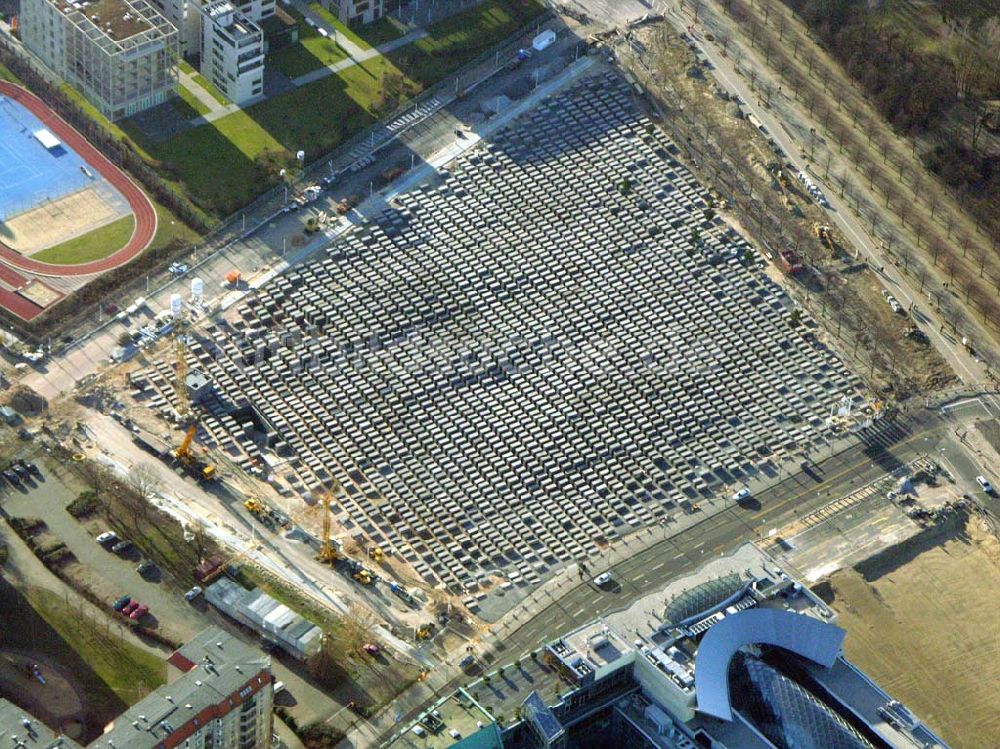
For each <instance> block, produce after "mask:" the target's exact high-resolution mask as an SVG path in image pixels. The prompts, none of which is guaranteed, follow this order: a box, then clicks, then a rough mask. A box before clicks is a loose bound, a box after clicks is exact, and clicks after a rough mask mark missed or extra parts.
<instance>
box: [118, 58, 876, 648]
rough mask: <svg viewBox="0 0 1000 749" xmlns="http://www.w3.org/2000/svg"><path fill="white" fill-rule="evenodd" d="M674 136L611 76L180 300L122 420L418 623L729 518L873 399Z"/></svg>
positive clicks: (148, 444)
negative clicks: (284, 257) (301, 247)
mask: <svg viewBox="0 0 1000 749" xmlns="http://www.w3.org/2000/svg"><path fill="white" fill-rule="evenodd" d="M598 92H600V95H599V96H598V95H597V93H598ZM557 122H563V123H567V122H571V123H572V127H556V126H555V125H556V123H557ZM678 153H679V151H678V148H677V146H676V145H675V144H674V143H673V142H671V140H670V139H669V138H667V137H666V136H665V135H664V133H663V132H662V130H660V129H659V128H657V127H656V126H655V125H654V124H653V122H652V121H651V120H649V119H648V118H647V117H646V116H645V115H644V114H643V111H642V109H641V108H640V107H639V106H637V102H636V100H635V97H634V92H633V90H632V87H631V86H630V85H629V84H628V82H627V81H625V80H623V79H622V78H621V77H619V76H618V75H617V74H614V73H607V72H600V71H596V72H594V73H593V74H591V75H588V76H586V77H585V78H584V79H583V81H582V82H580V83H578V84H576V85H575V86H574V87H572V88H571V89H569V90H567V91H566V92H564V93H561V94H559V95H558V96H555V97H552V98H551V99H550V100H548V101H545V102H544V103H543V104H542V105H541V106H540V107H539V108H537V109H535V110H533V111H531V112H530V113H529V114H527V115H525V116H523V117H522V118H520V119H519V120H517V121H516V123H515V125H513V126H511V127H509V128H507V129H505V130H502V131H501V132H500V133H499V134H498V135H497V136H496V137H494V138H491V139H490V141H488V142H485V141H484V142H483V143H482V144H481V145H480V146H478V147H476V148H474V149H472V150H470V151H469V152H468V153H466V154H465V155H463V156H461V157H459V158H458V159H457V160H456V161H454V162H452V163H451V164H450V165H449V166H448V167H447V168H443V169H440V170H439V171H438V175H437V177H436V179H434V180H433V181H431V182H429V183H426V184H424V185H422V186H420V187H419V189H417V190H415V191H413V192H410V193H407V194H402V195H399V196H397V197H396V198H395V200H394V201H393V203H392V205H391V206H390V208H389V209H388V210H387V211H386V212H385V213H384V214H383V215H381V216H380V217H379V218H378V220H377V221H375V222H373V223H371V224H369V225H368V226H366V227H363V228H361V229H359V230H357V231H354V232H351V233H349V234H347V235H346V236H345V237H344V238H343V239H342V240H340V241H337V242H335V243H334V244H333V245H332V246H331V247H330V249H329V250H328V251H327V252H326V255H325V257H322V258H319V259H318V260H316V261H314V262H310V263H308V264H304V265H302V266H300V267H297V268H294V269H292V270H291V271H289V272H287V273H285V274H283V275H281V276H278V277H276V278H274V279H273V280H272V281H270V282H269V283H267V284H266V285H263V286H261V287H260V288H259V289H257V290H255V291H253V292H252V293H250V294H248V295H247V296H245V297H244V298H243V299H242V300H241V301H239V302H238V303H236V304H234V305H232V306H231V308H229V309H227V310H226V311H225V312H224V313H222V314H217V315H215V316H213V317H211V318H209V317H208V316H207V315H206V313H205V309H204V305H202V304H200V298H199V297H198V295H194V296H193V297H192V300H190V301H189V300H183V299H181V298H179V297H178V298H176V299H175V302H174V303H173V304H172V305H171V307H172V308H171V310H170V311H169V313H168V312H167V311H165V312H164V313H162V318H163V319H162V320H160V321H159V322H158V323H157V326H158V327H157V337H158V338H159V339H165V342H161V343H159V344H156V345H153V346H151V347H150V348H147V349H145V351H144V353H143V355H142V356H140V357H137V358H136V359H135V360H133V361H131V362H129V363H128V364H127V365H125V366H123V367H120V368H117V369H116V370H114V373H113V375H111V376H112V377H113V378H115V379H112V380H107V379H102V381H101V386H102V387H104V388H105V389H106V390H107V391H110V392H111V393H112V394H113V395H114V396H115V397H117V398H118V399H119V402H118V404H117V405H116V406H114V407H113V408H112V409H111V410H112V411H113V415H114V416H115V418H116V419H117V420H118V421H120V422H121V423H122V424H124V425H125V426H126V427H127V428H128V430H129V433H130V434H131V438H132V440H133V445H132V447H133V448H135V447H139V448H141V449H142V450H145V451H146V452H147V453H149V454H151V455H155V456H157V457H158V458H161V459H162V460H163V461H164V462H165V463H167V464H169V465H170V466H172V467H173V468H174V469H175V470H177V471H180V472H182V473H185V474H186V475H187V476H188V477H189V479H191V480H192V482H197V483H198V484H200V490H199V491H202V492H205V493H207V495H221V494H225V495H226V496H229V497H233V496H235V497H238V498H239V502H240V504H242V507H243V510H245V511H246V512H247V513H249V515H250V516H252V517H253V518H255V520H254V523H255V524H256V525H257V526H259V528H260V532H261V533H262V534H268V535H269V534H272V533H275V534H279V535H281V536H284V538H285V539H289V540H290V541H291V542H295V543H302V544H305V546H306V547H308V549H309V553H310V555H312V556H314V557H317V558H318V559H319V560H321V561H324V562H334V563H335V564H336V565H337V567H338V569H340V570H341V571H342V572H343V573H344V574H343V579H344V580H346V581H349V582H350V584H351V585H353V586H354V588H355V589H357V590H362V589H368V590H371V591H372V594H373V595H374V596H375V603H376V607H377V609H378V607H379V606H382V608H381V609H378V610H379V613H380V614H385V615H386V616H387V618H388V619H398V618H401V620H402V621H405V622H407V623H408V626H411V627H412V632H411V633H412V634H414V635H415V636H417V638H418V639H420V638H421V637H427V636H430V635H431V634H432V629H431V628H429V627H427V626H426V625H427V624H429V623H430V621H432V620H433V617H431V616H429V612H428V611H426V610H423V608H424V604H425V603H426V602H427V601H431V602H434V601H437V600H441V601H447V602H448V603H449V604H450V606H451V607H453V608H448V609H446V610H454V611H459V610H463V609H464V610H465V611H466V612H467V613H471V614H475V613H477V611H478V609H479V603H480V601H482V600H483V598H484V597H486V596H487V595H490V594H493V593H495V594H500V595H503V594H504V593H505V592H506V595H507V600H508V601H509V602H510V604H512V603H513V602H514V601H516V600H517V598H518V596H519V595H523V594H524V593H525V592H526V591H529V590H531V589H533V588H534V587H536V586H537V585H539V584H540V583H541V582H542V581H544V580H545V579H547V578H548V577H550V576H551V575H552V574H553V573H554V572H557V571H558V570H560V569H562V568H564V567H565V566H566V565H567V564H570V563H572V562H575V561H581V562H582V561H585V560H595V559H596V560H599V559H600V557H601V555H602V554H604V553H605V549H607V548H608V545H609V544H614V543H616V542H617V541H618V540H619V539H622V538H625V537H627V536H628V535H629V534H630V533H632V532H634V531H636V530H639V529H641V528H643V527H651V526H655V525H665V524H670V523H671V522H674V521H675V520H676V519H678V518H680V517H685V516H689V515H692V514H697V513H705V512H714V511H715V510H716V509H718V507H717V506H716V505H715V502H716V501H718V500H724V499H726V498H728V497H729V496H730V495H732V494H733V493H734V492H737V491H738V490H740V489H741V488H747V490H748V491H753V490H755V489H756V488H757V487H763V486H766V485H767V484H768V483H770V482H771V481H772V480H773V479H774V478H775V477H776V476H780V474H781V472H782V471H783V470H789V467H790V466H792V465H798V463H799V462H800V461H801V460H802V458H803V456H806V455H809V454H811V453H814V452H815V453H821V452H822V451H823V450H832V449H834V447H835V445H837V444H839V443H841V442H842V441H844V440H850V439H852V432H855V431H857V430H863V429H865V428H866V426H867V425H870V424H872V422H873V420H874V419H877V418H878V415H879V412H880V409H881V408H882V404H881V403H880V402H879V401H878V400H877V399H872V398H870V397H869V396H868V395H867V393H868V391H867V389H866V387H865V385H864V384H863V382H862V381H861V379H859V378H858V377H857V376H855V375H853V374H852V373H851V372H850V371H849V370H848V368H847V367H845V366H844V364H843V363H842V362H841V361H840V359H839V358H838V356H837V355H836V354H835V353H834V352H833V351H832V350H831V349H830V348H828V347H827V346H826V345H824V343H823V342H822V341H821V340H820V330H819V328H818V326H817V324H816V322H815V321H814V320H813V319H812V316H811V315H810V314H809V312H808V311H807V310H804V309H803V308H802V307H800V306H799V305H797V304H796V303H795V302H794V301H793V300H792V299H791V298H790V297H789V295H788V294H787V293H786V291H785V290H784V289H783V288H782V286H783V282H782V280H781V278H776V277H774V275H773V271H772V270H769V264H768V263H767V261H766V258H765V257H762V256H761V255H759V254H758V252H757V251H756V250H755V249H754V248H753V247H752V246H751V245H750V244H748V243H747V241H746V240H745V239H743V237H742V236H741V235H740V234H739V233H738V231H737V230H736V229H735V228H734V227H733V226H732V225H731V224H730V223H727V222H726V221H725V220H723V218H722V216H721V215H720V214H719V213H718V212H717V210H716V207H715V206H716V205H717V201H716V200H715V199H714V198H713V197H712V196H711V195H709V194H707V193H706V192H705V191H704V189H703V188H701V187H700V185H699V184H698V182H697V180H696V179H695V177H694V176H693V175H692V174H691V173H690V172H689V171H688V170H687V169H686V168H685V167H684V166H683V165H682V164H681V163H680V162H679V161H678V160H677V158H675V155H676V154H678ZM484 237H485V238H487V239H488V241H486V242H484V241H483V238H484ZM787 272H789V273H793V272H794V270H793V269H788V270H787ZM157 346H158V347H157ZM737 403H738V406H737V405H733V404H737ZM724 404H728V405H725V407H724ZM730 406H732V407H730ZM167 425H169V426H167ZM102 439H103V435H102ZM596 564H599V561H598V562H596ZM383 595H385V596H387V598H385V599H381V598H380V596H383ZM380 600H381V601H383V603H379V601H380ZM508 606H509V604H508ZM407 612H409V613H407ZM464 616H465V615H464V614H463V617H462V618H464Z"/></svg>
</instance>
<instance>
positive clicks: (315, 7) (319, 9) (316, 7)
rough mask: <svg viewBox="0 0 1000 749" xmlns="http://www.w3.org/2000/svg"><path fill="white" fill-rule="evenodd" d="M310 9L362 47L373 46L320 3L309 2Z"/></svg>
mask: <svg viewBox="0 0 1000 749" xmlns="http://www.w3.org/2000/svg"><path fill="white" fill-rule="evenodd" d="M309 10H311V11H312V12H313V13H315V14H316V15H317V16H319V17H320V19H322V21H323V23H325V24H326V25H327V26H329V27H331V28H334V29H336V30H337V33H338V34H343V35H344V36H345V37H347V38H348V39H350V40H351V41H352V42H354V43H355V44H357V45H358V46H359V47H361V49H370V48H371V46H372V45H370V44H369V43H368V42H366V41H365V40H364V39H362V38H361V37H360V36H358V35H357V33H355V31H354V30H353V29H352V28H351V27H350V26H348V25H347V24H344V23H341V22H340V19H338V18H337V17H336V16H335V15H333V13H331V12H330V11H328V10H327V9H326V8H324V7H323V6H322V5H320V4H319V3H309Z"/></svg>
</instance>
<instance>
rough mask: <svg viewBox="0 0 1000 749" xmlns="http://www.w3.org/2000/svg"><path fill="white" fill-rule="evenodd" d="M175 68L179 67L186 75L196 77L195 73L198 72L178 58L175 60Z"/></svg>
mask: <svg viewBox="0 0 1000 749" xmlns="http://www.w3.org/2000/svg"><path fill="white" fill-rule="evenodd" d="M177 67H179V68H180V69H181V70H183V71H184V72H185V73H187V74H188V75H197V73H198V71H197V70H195V69H194V67H192V65H191V63H189V62H188V61H187V60H185V59H184V58H180V59H178V60H177Z"/></svg>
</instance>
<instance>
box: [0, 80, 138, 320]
mask: <svg viewBox="0 0 1000 749" xmlns="http://www.w3.org/2000/svg"><path fill="white" fill-rule="evenodd" d="M0 94H2V95H3V96H6V97H8V98H10V99H13V100H14V101H16V102H17V103H19V104H21V105H22V106H24V107H26V108H27V109H28V110H29V111H30V112H31V113H32V114H33V115H35V117H37V118H38V119H39V120H41V121H42V123H43V124H44V125H45V127H47V128H48V129H49V130H51V131H52V132H53V133H54V134H55V136H56V137H57V138H59V140H61V141H62V142H63V143H65V144H66V145H67V146H68V147H69V148H72V149H73V150H74V151H76V152H77V154H79V155H80V158H82V159H83V160H84V161H85V162H87V164H88V165H89V166H90V167H91V168H92V169H94V170H95V171H96V172H98V173H99V174H100V175H101V176H102V177H104V179H106V180H107V181H108V182H110V183H111V184H112V185H113V186H114V188H115V189H116V190H118V192H120V193H121V194H122V195H123V196H124V197H125V199H126V200H127V201H128V204H129V208H131V209H132V213H133V215H134V216H135V229H134V230H133V232H132V237H131V238H130V239H129V241H128V243H127V244H126V245H125V246H124V247H122V248H121V249H120V250H118V251H117V252H115V253H114V254H112V255H109V256H108V257H105V258H101V259H100V260H93V261H91V262H89V263H80V264H79V265H53V264H52V263H43V262H40V261H38V260H32V259H31V258H29V257H24V256H23V255H21V254H19V253H17V252H15V251H14V250H12V249H11V248H10V247H7V246H6V245H5V244H3V243H2V242H0V263H5V264H6V265H10V266H13V267H14V268H17V269H20V270H25V271H29V272H31V273H36V274H38V275H42V276H86V275H90V274H93V273H103V272H104V271H107V270H110V269H112V268H117V267H118V266H119V265H124V264H125V263H127V262H129V261H130V260H132V259H133V258H134V257H135V256H136V255H138V254H139V253H140V252H142V251H143V250H144V249H146V247H147V246H148V245H149V243H150V242H151V241H152V240H153V235H154V234H156V220H157V219H156V210H155V209H154V208H153V204H152V203H151V202H150V200H149V198H147V197H146V194H145V193H144V192H143V191H142V190H140V189H139V187H138V186H137V185H136V184H135V183H134V182H133V181H132V180H131V179H129V177H128V176H127V175H126V174H125V173H124V172H123V171H122V170H121V169H119V168H118V167H116V166H115V165H114V164H112V163H111V162H110V161H109V160H108V159H107V158H105V157H104V155H103V154H102V153H101V152H100V151H98V150H97V149H96V148H94V147H93V146H92V145H90V143H88V142H87V140H86V139H85V138H84V137H83V136H82V135H80V133H78V132H77V131H76V130H74V129H73V128H72V127H70V126H69V125H68V124H67V123H66V122H65V121H64V120H62V119H61V118H60V117H59V116H58V115H56V113H55V112H53V111H52V110H51V109H49V107H48V106H47V105H46V104H45V102H43V101H42V100H41V99H39V98H38V97H37V96H35V95H34V94H32V93H31V92H29V91H26V90H25V89H23V88H21V87H20V86H15V85H14V84H12V83H8V82H7V81H0ZM0 280H2V281H4V282H6V283H7V284H9V285H11V286H14V287H15V288H21V287H22V286H25V285H26V284H27V283H28V281H29V280H30V279H27V278H25V277H24V276H22V275H21V274H20V273H17V272H16V271H15V270H11V269H10V268H8V267H6V266H5V265H2V264H0ZM0 305H2V306H4V307H5V308H7V309H9V310H10V311H11V312H13V313H14V314H16V315H17V316H18V317H21V318H23V319H25V320H30V319H32V318H33V317H35V316H36V315H38V314H39V313H40V312H41V309H40V308H39V307H38V306H37V305H35V304H34V303H32V302H29V301H28V300H27V299H25V298H23V297H21V296H18V295H17V294H14V293H13V292H10V291H7V290H5V289H2V288H0Z"/></svg>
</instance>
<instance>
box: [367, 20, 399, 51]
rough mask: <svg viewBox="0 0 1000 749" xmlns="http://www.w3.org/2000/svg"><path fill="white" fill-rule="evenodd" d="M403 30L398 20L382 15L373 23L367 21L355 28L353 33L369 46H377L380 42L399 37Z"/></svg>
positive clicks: (383, 42)
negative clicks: (366, 23)
mask: <svg viewBox="0 0 1000 749" xmlns="http://www.w3.org/2000/svg"><path fill="white" fill-rule="evenodd" d="M405 31H406V30H405V29H403V28H402V27H401V26H400V25H399V22H398V21H396V20H395V19H393V18H392V17H390V16H384V17H383V18H380V19H379V20H378V21H376V22H375V23H369V24H368V25H366V26H360V27H358V28H357V29H355V33H356V34H357V35H358V36H359V37H360V38H361V39H362V41H364V42H365V43H366V44H367V45H368V46H370V47H377V46H379V45H380V44H385V43H386V42H391V41H394V40H396V39H399V37H401V36H403V34H404V33H405Z"/></svg>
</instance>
